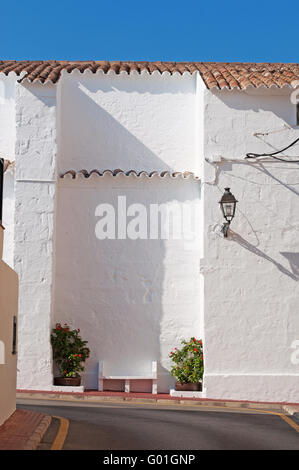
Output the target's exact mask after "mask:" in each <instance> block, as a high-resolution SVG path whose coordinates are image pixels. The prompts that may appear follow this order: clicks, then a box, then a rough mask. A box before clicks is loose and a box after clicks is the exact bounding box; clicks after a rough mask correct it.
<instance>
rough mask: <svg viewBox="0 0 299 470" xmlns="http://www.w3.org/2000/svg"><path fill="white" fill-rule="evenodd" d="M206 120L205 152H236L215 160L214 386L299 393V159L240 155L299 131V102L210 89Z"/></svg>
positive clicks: (209, 243)
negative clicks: (227, 214)
mask: <svg viewBox="0 0 299 470" xmlns="http://www.w3.org/2000/svg"><path fill="white" fill-rule="evenodd" d="M204 124H205V157H206V158H213V156H217V155H218V156H222V157H223V158H224V159H234V161H233V163H229V162H223V163H220V164H218V165H212V164H210V163H206V164H205V178H204V179H205V182H206V183H205V184H204V185H203V188H204V190H203V191H204V201H205V229H204V233H205V254H204V259H203V260H202V263H201V264H202V267H201V271H202V273H203V274H204V279H205V281H204V283H205V305H204V331H205V333H204V347H205V388H206V395H207V397H213V398H230V399H233V398H235V399H244V400H267V401H290V402H298V401H299V387H298V383H299V370H298V365H295V364H292V362H291V354H292V352H293V349H292V347H291V345H292V342H293V341H294V340H295V339H298V335H299V317H298V297H299V276H298V272H299V271H298V266H299V248H298V240H299V238H298V235H299V222H298V202H299V198H298V196H299V192H298V183H299V166H298V164H284V163H276V162H266V163H260V164H253V163H250V162H245V161H244V160H243V161H240V159H242V158H243V157H244V155H245V153H246V152H255V151H257V152H265V151H271V150H272V151H274V150H277V149H279V148H282V147H284V146H286V145H287V144H288V143H290V142H291V141H292V140H295V138H296V137H298V129H296V128H294V129H291V128H292V127H294V126H295V106H294V105H292V104H291V102H290V99H289V95H288V93H287V92H278V91H276V92H275V91H271V90H270V91H267V90H264V91H263V94H262V93H261V92H256V93H253V92H252V93H251V94H249V93H245V92H237V91H233V92H218V93H211V92H208V91H206V92H205V120H204ZM285 126H287V127H288V128H289V129H288V130H284V131H282V132H275V133H273V134H272V133H271V132H272V131H279V130H281V129H283V128H284V127H285ZM255 132H270V134H269V135H267V136H263V137H261V138H257V137H254V136H253V133H255ZM288 154H290V155H296V154H297V155H298V154H299V151H298V146H297V148H296V149H295V148H294V149H293V150H290V151H289V152H288ZM216 167H217V171H216ZM226 186H228V187H230V188H231V190H232V192H233V194H234V195H235V196H236V198H237V199H238V201H239V203H238V206H237V212H236V216H235V219H234V221H233V222H232V225H231V230H232V231H231V232H230V234H229V237H228V238H227V239H224V238H222V236H221V235H220V234H219V226H217V224H220V223H222V216H221V214H220V210H219V204H218V201H219V199H220V197H221V195H222V193H223V191H224V188H225V187H226Z"/></svg>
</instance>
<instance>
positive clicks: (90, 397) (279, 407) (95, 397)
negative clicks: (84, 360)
mask: <svg viewBox="0 0 299 470" xmlns="http://www.w3.org/2000/svg"><path fill="white" fill-rule="evenodd" d="M17 399H19V400H22V399H26V400H50V401H51V400H55V401H57V400H58V401H69V402H70V401H71V402H82V401H86V402H92V403H97V402H99V403H100V402H107V401H109V402H118V403H119V402H135V403H149V404H150V403H153V404H155V403H156V404H160V405H163V404H165V405H166V404H185V405H186V404H188V403H189V404H191V403H192V405H194V404H196V405H198V406H207V407H208V406H213V407H214V406H219V407H227V408H245V409H246V408H248V409H258V410H270V411H278V412H282V413H288V414H294V413H297V412H298V411H299V403H287V402H280V403H274V402H250V401H237V400H218V399H211V398H187V397H184V398H178V397H171V396H170V395H169V394H166V393H163V394H157V395H153V394H151V393H137V392H136V393H134V392H132V393H125V392H108V391H107V392H98V391H96V390H87V391H85V392H56V391H43V390H17Z"/></svg>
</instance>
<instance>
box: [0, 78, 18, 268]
mask: <svg viewBox="0 0 299 470" xmlns="http://www.w3.org/2000/svg"><path fill="white" fill-rule="evenodd" d="M15 92H16V75H15V74H11V75H9V76H7V77H6V76H2V74H0V157H1V158H5V159H8V160H10V161H13V160H14V159H15V139H16V118H15ZM14 206H15V200H14V174H13V171H12V170H11V169H10V170H9V171H8V172H7V173H6V175H5V178H4V190H3V222H2V223H3V225H4V227H5V239H4V251H3V259H4V261H6V262H7V263H8V264H9V265H10V266H11V267H13V238H14Z"/></svg>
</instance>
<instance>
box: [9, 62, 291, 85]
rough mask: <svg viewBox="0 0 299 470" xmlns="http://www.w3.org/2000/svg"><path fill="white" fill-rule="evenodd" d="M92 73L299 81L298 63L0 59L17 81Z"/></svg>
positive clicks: (224, 81)
mask: <svg viewBox="0 0 299 470" xmlns="http://www.w3.org/2000/svg"><path fill="white" fill-rule="evenodd" d="M75 69H76V70H78V71H79V72H81V73H84V71H85V70H90V71H91V72H92V73H97V72H99V71H102V72H103V73H108V72H109V71H110V70H111V71H113V72H114V73H116V74H119V73H128V74H130V73H133V72H135V73H139V74H140V73H141V72H143V71H145V72H148V73H149V74H152V73H154V72H157V73H160V74H162V73H164V72H168V73H170V74H173V73H179V74H181V75H182V74H183V73H191V74H193V73H195V72H197V71H198V72H199V73H200V75H201V77H202V79H203V81H204V82H205V84H206V86H207V88H209V89H212V88H218V89H221V90H222V89H233V88H237V89H241V90H242V89H245V88H247V87H248V86H253V87H259V86H266V87H270V86H277V87H279V88H281V87H283V86H292V84H293V82H294V81H296V80H299V64H298V63H294V64H283V63H273V64H271V63H241V62H131V61H128V62H125V61H123V62H121V61H111V62H109V61H104V60H100V61H65V60H58V61H56V60H49V61H41V60H34V61H30V60H24V61H15V60H5V61H0V72H2V73H4V74H6V75H8V74H9V73H11V72H14V73H16V75H18V76H19V75H21V74H22V76H21V78H20V81H22V80H26V79H27V80H29V81H30V82H35V81H40V82H41V83H45V82H47V81H50V82H52V83H57V82H58V80H59V78H60V76H61V73H62V71H64V72H65V73H71V72H72V71H73V70H75Z"/></svg>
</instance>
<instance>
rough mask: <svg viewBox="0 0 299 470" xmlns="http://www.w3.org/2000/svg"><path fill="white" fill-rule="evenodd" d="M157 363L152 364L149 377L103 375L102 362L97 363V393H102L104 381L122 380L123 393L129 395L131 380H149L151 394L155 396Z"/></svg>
mask: <svg viewBox="0 0 299 470" xmlns="http://www.w3.org/2000/svg"><path fill="white" fill-rule="evenodd" d="M157 379H158V377H157V362H156V361H153V362H152V373H151V375H144V376H143V375H105V374H104V362H103V361H99V374H98V390H99V392H103V391H104V380H124V381H125V392H126V393H130V382H131V380H151V381H152V394H154V395H156V394H157Z"/></svg>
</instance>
